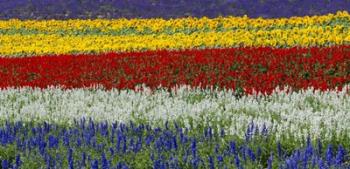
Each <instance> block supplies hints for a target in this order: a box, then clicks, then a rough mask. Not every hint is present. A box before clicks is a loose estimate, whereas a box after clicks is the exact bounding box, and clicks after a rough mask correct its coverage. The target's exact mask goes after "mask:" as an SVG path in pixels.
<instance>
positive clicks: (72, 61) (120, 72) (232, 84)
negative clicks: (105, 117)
mask: <svg viewBox="0 0 350 169" xmlns="http://www.w3.org/2000/svg"><path fill="white" fill-rule="evenodd" d="M62 43H65V44H67V43H68V42H62ZM349 66H350V46H335V47H324V48H318V47H312V48H297V47H294V48H289V49H275V48H270V47H260V48H227V49H205V50H184V51H166V50H163V51H147V52H136V53H135V52H132V53H119V54H118V53H107V54H100V55H87V54H83V55H59V56H41V57H25V58H1V59H0V77H1V81H0V87H1V88H6V87H21V86H33V87H41V88H46V87H47V86H50V85H60V86H64V87H66V88H79V87H89V86H93V85H96V84H98V85H102V86H104V87H105V88H107V89H110V88H118V89H126V88H128V89H134V88H135V86H137V85H140V84H145V85H146V86H148V87H151V88H155V87H158V86H160V85H161V86H163V87H173V86H176V85H182V84H186V85H191V86H194V87H198V86H200V87H202V88H206V87H208V86H216V87H218V88H231V89H234V90H239V91H241V92H247V93H251V92H252V90H253V89H254V90H256V91H259V92H263V93H270V92H271V91H272V90H273V89H275V88H276V87H278V86H290V87H292V88H293V89H294V90H298V89H302V88H307V87H315V88H317V89H322V90H326V89H333V88H336V87H340V88H341V87H342V86H343V85H345V84H347V83H349V82H350V72H349V70H350V69H349Z"/></svg>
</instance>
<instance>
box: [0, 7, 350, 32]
mask: <svg viewBox="0 0 350 169" xmlns="http://www.w3.org/2000/svg"><path fill="white" fill-rule="evenodd" d="M334 19H342V20H348V21H350V15H349V13H347V12H346V11H344V12H337V13H336V14H328V15H323V16H312V17H309V16H305V17H292V18H280V19H263V18H256V19H252V18H248V17H218V18H214V19H209V18H206V17H203V18H180V19H170V20H164V19H131V20H127V19H114V20H105V19H96V20H43V21H37V20H28V21H21V20H16V19H11V20H7V21H0V29H5V30H6V29H30V30H38V31H47V32H56V31H58V30H84V29H87V28H90V29H91V28H92V29H95V28H96V29H101V30H102V32H108V31H111V30H120V29H123V28H135V29H137V30H138V31H144V30H145V29H150V30H151V31H154V32H161V31H163V30H165V29H172V30H176V29H186V28H190V29H200V30H201V29H206V28H209V29H216V28H219V27H220V28H224V29H229V28H240V29H245V28H247V27H255V28H267V27H275V26H276V27H280V26H286V25H291V26H302V25H303V26H306V27H308V26H312V25H315V24H318V25H319V24H325V23H328V22H329V21H331V20H334Z"/></svg>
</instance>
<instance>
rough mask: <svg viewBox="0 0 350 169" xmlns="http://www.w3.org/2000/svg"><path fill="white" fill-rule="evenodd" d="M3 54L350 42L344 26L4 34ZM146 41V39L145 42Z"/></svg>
mask: <svg viewBox="0 0 350 169" xmlns="http://www.w3.org/2000/svg"><path fill="white" fill-rule="evenodd" d="M0 42H1V48H0V56H7V57H14V56H28V55H44V54H76V53H105V52H125V51H143V50H162V49H175V50H179V49H191V48H225V47H239V46H245V47H247V46H253V47H259V46H272V47H292V46H303V47H310V46H332V45H343V44H349V42H350V35H349V34H348V33H347V32H346V31H345V32H343V31H341V29H329V30H327V29H322V28H320V29H319V28H315V29H309V28H298V29H289V30H271V31H261V30H241V29H238V30H234V31H229V32H194V33H191V34H185V33H175V34H172V35H166V34H150V35H137V36H135V35H125V36H111V35H86V36H72V35H68V36H65V35H59V34H53V35H44V34H38V35H35V34H34V35H19V34H15V35H1V36H0ZM146 42H147V43H146Z"/></svg>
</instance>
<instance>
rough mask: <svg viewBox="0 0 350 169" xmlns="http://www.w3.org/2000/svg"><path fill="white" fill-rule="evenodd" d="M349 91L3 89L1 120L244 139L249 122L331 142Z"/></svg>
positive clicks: (348, 117) (343, 128) (349, 102)
mask: <svg viewBox="0 0 350 169" xmlns="http://www.w3.org/2000/svg"><path fill="white" fill-rule="evenodd" d="M349 95H350V94H349V86H347V87H344V88H343V90H342V91H325V92H321V91H318V90H316V91H314V90H313V89H312V88H310V89H307V90H302V91H299V92H290V93H288V92H287V88H286V89H284V90H278V89H276V90H275V91H274V93H273V94H272V95H269V96H263V95H261V94H253V95H248V96H243V97H241V98H237V97H235V93H234V91H232V90H225V91H220V90H202V89H190V88H189V87H186V86H182V87H179V88H176V89H172V90H171V92H169V91H166V90H155V91H150V90H149V89H147V88H144V89H143V90H140V91H132V90H116V89H113V90H109V91H107V90H103V89H71V90H65V89H61V88H49V89H43V90H42V89H31V88H20V89H13V88H9V89H2V90H0V119H1V120H13V121H19V120H22V121H43V120H45V121H49V122H56V123H72V122H73V120H74V119H81V118H83V117H85V118H90V117H91V118H92V119H94V120H96V121H109V122H114V121H119V122H128V121H130V120H140V119H141V120H145V121H147V122H149V123H151V124H154V125H156V124H159V123H163V122H164V121H165V120H169V121H173V120H179V121H182V122H183V123H184V124H185V125H186V126H189V125H190V119H193V121H194V123H193V125H195V126H196V125H197V124H199V123H203V124H209V125H213V126H214V125H217V126H219V127H225V128H226V129H228V130H229V131H230V134H239V135H243V133H244V132H245V131H246V127H247V125H248V124H249V123H251V122H254V123H255V124H256V125H259V126H263V125H266V126H268V127H269V128H270V130H273V132H274V133H275V134H276V135H277V136H281V134H285V133H288V134H289V136H294V137H297V138H304V137H305V136H306V135H309V134H310V135H311V136H313V137H319V136H320V135H323V136H325V137H330V135H332V134H336V135H337V136H339V135H340V134H341V133H344V132H348V131H350V97H349Z"/></svg>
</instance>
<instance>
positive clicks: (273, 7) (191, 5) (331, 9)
mask: <svg viewBox="0 0 350 169" xmlns="http://www.w3.org/2000/svg"><path fill="white" fill-rule="evenodd" d="M339 10H342V11H343V10H345V11H349V10H350V1H349V0H336V1H331V0H288V1H287V0H283V1H278V0H249V1H246V0H191V1H189V0H131V1H130V0H55V1H52V0H35V1H31V0H11V1H8V0H0V19H9V18H20V19H68V18H122V17H126V18H154V17H157V18H158V17H162V18H178V17H186V16H193V17H202V16H207V17H210V18H212V17H217V16H228V15H233V16H242V15H248V16H249V17H259V16H262V17H266V18H271V17H272V18H274V17H290V16H304V15H321V14H327V13H335V12H336V11H339Z"/></svg>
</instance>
